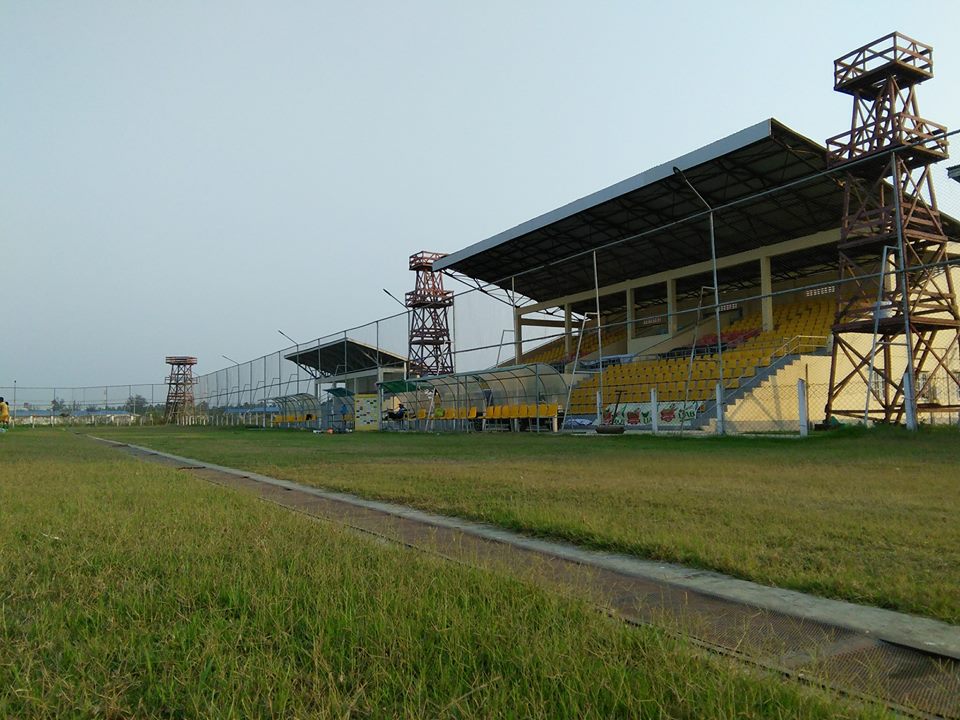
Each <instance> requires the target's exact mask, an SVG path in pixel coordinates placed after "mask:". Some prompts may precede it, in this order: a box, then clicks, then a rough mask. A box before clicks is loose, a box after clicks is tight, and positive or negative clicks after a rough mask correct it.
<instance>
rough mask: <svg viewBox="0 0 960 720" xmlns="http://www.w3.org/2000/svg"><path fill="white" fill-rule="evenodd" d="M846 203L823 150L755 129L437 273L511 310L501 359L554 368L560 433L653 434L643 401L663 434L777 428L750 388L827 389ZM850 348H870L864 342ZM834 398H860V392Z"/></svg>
mask: <svg viewBox="0 0 960 720" xmlns="http://www.w3.org/2000/svg"><path fill="white" fill-rule="evenodd" d="M843 202H844V195H843V188H842V176H840V175H838V174H835V173H831V172H829V171H828V169H827V165H826V149H825V148H824V146H822V145H820V144H819V143H816V142H814V141H812V140H810V139H809V138H806V137H804V136H803V135H801V134H800V133H798V132H796V131H794V130H792V129H790V128H789V127H787V126H786V125H785V124H783V123H781V122H779V121H778V120H775V119H768V120H765V121H763V122H761V123H758V124H756V125H753V126H751V127H748V128H745V129H743V130H741V131H739V132H737V133H735V134H733V135H730V136H729V137H726V138H723V139H721V140H718V141H716V142H714V143H711V144H710V145H707V146H706V147H703V148H701V149H699V150H696V151H694V152H691V153H689V154H686V155H683V156H681V157H678V158H676V159H675V160H673V161H670V162H667V163H664V164H662V165H658V166H656V167H654V168H652V169H650V170H647V171H646V172H643V173H640V174H639V175H636V176H634V177H631V178H628V179H626V180H624V181H622V182H619V183H617V184H615V185H612V186H610V187H608V188H605V189H603V190H600V191H598V192H595V193H593V194H591V195H588V196H586V197H584V198H582V199H580V200H577V201H575V202H572V203H570V204H567V205H564V206H563V207H560V208H557V209H556V210H553V211H551V212H548V213H546V214H544V215H541V216H539V217H537V218H534V219H532V220H529V221H527V222H524V223H522V224H520V225H518V226H516V227H514V228H512V229H510V230H507V231H505V232H502V233H499V234H497V235H494V236H493V237H490V238H488V239H486V240H483V241H481V242H478V243H476V244H474V245H471V246H469V247H466V248H464V249H462V250H459V251H457V252H453V253H451V254H450V255H447V256H445V257H443V258H442V259H440V260H438V261H437V262H436V264H435V269H437V270H442V271H444V272H447V273H452V274H454V276H456V277H461V278H466V279H467V281H468V282H470V281H472V282H473V283H474V284H475V285H476V286H478V287H483V288H486V289H487V291H490V292H500V293H501V294H503V295H505V296H506V297H508V298H509V299H510V302H511V304H512V305H513V353H512V357H511V358H510V359H509V360H508V361H506V362H504V363H501V365H502V366H507V365H511V366H527V365H532V364H542V365H544V366H548V367H550V368H553V369H555V370H556V371H558V372H560V373H562V374H563V376H564V377H565V379H566V381H567V383H568V385H569V391H568V394H567V398H565V399H564V401H562V402H561V403H560V406H561V411H560V412H561V413H562V414H563V415H565V416H566V418H567V420H566V422H565V423H564V425H565V426H566V427H575V426H577V425H578V424H597V423H618V424H623V425H626V426H627V427H631V426H633V427H636V428H638V429H640V428H649V427H651V426H652V425H653V424H654V420H653V418H652V417H651V414H652V412H654V410H653V408H654V407H656V408H657V410H656V412H657V413H658V414H659V417H658V420H659V426H660V427H669V426H671V425H680V426H681V427H683V426H684V425H685V426H687V427H691V428H704V429H712V428H714V426H715V423H716V419H715V418H716V417H717V412H716V410H717V409H718V406H720V408H721V409H722V411H723V412H722V413H721V414H720V415H721V417H729V418H731V420H733V421H736V418H737V417H738V412H739V411H743V410H744V409H745V408H747V407H751V408H752V409H753V410H754V412H753V417H754V418H755V420H754V421H753V424H752V425H750V423H748V422H746V421H744V422H743V424H742V426H741V429H744V430H750V429H753V430H765V429H776V428H777V427H778V426H779V425H780V424H781V423H782V419H783V414H784V411H783V409H782V408H779V409H777V408H769V407H761V408H759V409H758V408H757V407H756V406H757V404H758V397H759V395H760V394H761V393H759V392H757V391H758V390H760V389H761V388H769V387H770V386H771V384H779V385H782V386H790V385H795V383H796V381H797V379H798V378H800V377H802V378H804V380H805V381H807V382H809V383H819V384H823V385H826V384H828V383H829V372H830V351H829V347H830V343H831V326H832V324H833V323H834V320H835V315H836V310H837V305H836V303H837V300H836V297H837V282H838V279H839V269H838V261H837V257H838V256H837V243H838V240H839V238H840V221H841V218H842V216H843V213H844V206H843ZM943 221H944V224H945V227H946V229H947V233H948V236H949V237H952V238H956V237H958V236H960V233H958V230H960V225H958V223H957V221H956V220H954V219H953V218H950V217H947V216H943ZM954 254H955V253H954ZM505 269H506V270H505ZM544 328H546V329H547V330H548V334H547V336H546V339H544V336H543V332H542V329H544ZM533 329H538V330H541V333H540V336H539V337H538V338H536V339H527V338H525V337H524V333H525V330H527V331H530V330H533ZM863 342H864V344H865V346H864V348H863V352H865V353H869V352H871V347H870V346H871V342H872V343H873V344H874V348H873V351H874V352H876V347H875V344H876V339H875V338H873V337H870V336H865V337H864V338H863ZM886 351H888V352H890V351H891V348H886ZM892 352H894V353H896V352H897V350H896V349H895V348H894V349H892ZM901 352H902V350H901ZM954 363H956V358H955V357H954ZM847 392H848V393H849V394H850V395H851V403H853V404H856V403H857V402H859V403H860V404H861V405H862V404H863V402H864V397H865V396H866V394H867V390H866V384H865V383H864V384H863V385H861V386H860V387H855V386H854V385H853V384H851V385H850V386H849V388H847ZM769 397H770V398H771V401H770V402H772V403H774V404H781V399H779V398H776V397H774V396H773V395H769ZM928 399H930V398H928ZM934 400H935V398H934ZM534 403H535V404H536V405H539V398H534V399H533V403H531V402H529V399H528V402H526V403H525V404H524V405H521V408H522V407H525V406H534ZM653 403H656V405H653ZM760 404H761V405H762V404H763V403H760ZM467 412H468V414H470V413H473V412H476V413H477V414H478V416H480V417H482V416H483V412H484V409H483V407H480V408H478V409H475V408H473V407H472V406H471V408H469V409H468V410H467ZM792 412H793V413H794V419H795V417H796V416H795V413H797V412H798V410H797V408H796V407H795V404H794V407H793V410H792ZM811 412H812V414H813V418H814V419H816V415H817V413H818V411H817V409H816V408H811ZM739 414H740V415H741V416H744V417H745V413H744V412H739ZM820 419H822V415H821V417H820ZM538 426H539V424H538Z"/></svg>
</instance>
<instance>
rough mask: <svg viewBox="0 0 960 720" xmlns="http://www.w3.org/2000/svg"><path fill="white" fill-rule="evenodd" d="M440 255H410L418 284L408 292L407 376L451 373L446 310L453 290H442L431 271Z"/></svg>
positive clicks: (406, 298) (451, 362)
mask: <svg viewBox="0 0 960 720" xmlns="http://www.w3.org/2000/svg"><path fill="white" fill-rule="evenodd" d="M442 257H443V255H442V254H440V253H432V252H426V251H423V252H418V253H417V254H416V255H411V256H410V269H411V270H413V271H414V272H416V273H417V284H416V287H415V289H414V290H413V291H411V292H408V293H407V294H406V297H405V298H404V299H405V300H406V306H407V307H408V308H410V309H411V310H412V311H413V312H411V313H410V351H409V356H410V374H411V375H449V374H450V373H452V372H453V350H452V348H451V345H450V326H449V324H448V322H447V321H448V318H447V308H450V307H452V306H453V290H444V289H443V276H442V275H441V274H440V273H438V272H434V270H433V263H435V262H436V261H437V260H439V259H440V258H442Z"/></svg>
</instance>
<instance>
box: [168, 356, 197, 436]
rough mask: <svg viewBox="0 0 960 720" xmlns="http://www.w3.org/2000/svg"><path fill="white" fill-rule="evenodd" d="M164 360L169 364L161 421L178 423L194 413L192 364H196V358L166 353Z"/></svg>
mask: <svg viewBox="0 0 960 720" xmlns="http://www.w3.org/2000/svg"><path fill="white" fill-rule="evenodd" d="M166 362H167V365H169V366H170V375H169V376H167V405H166V408H164V411H163V421H164V422H168V423H178V422H182V421H183V420H184V419H186V418H189V417H193V414H194V397H193V386H194V382H195V381H194V378H193V366H194V365H196V364H197V359H196V358H195V357H186V356H183V355H168V356H167V358H166Z"/></svg>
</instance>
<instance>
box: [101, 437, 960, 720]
mask: <svg viewBox="0 0 960 720" xmlns="http://www.w3.org/2000/svg"><path fill="white" fill-rule="evenodd" d="M97 439H99V438H97ZM101 441H102V442H105V443H108V444H111V445H114V446H118V447H123V448H127V449H128V452H131V454H133V455H134V456H137V457H140V458H143V459H150V460H154V461H162V462H164V463H165V464H168V465H173V466H175V467H178V468H179V469H181V470H189V471H191V472H194V473H197V474H198V475H199V476H200V477H202V478H204V479H207V480H211V481H213V482H219V483H220V484H226V485H231V486H234V487H240V488H243V489H248V490H252V491H254V492H257V493H258V494H259V495H260V496H261V497H264V499H268V500H272V501H274V502H278V503H280V504H282V505H284V506H287V507H291V508H293V509H297V510H300V511H303V512H307V513H309V514H312V515H317V516H321V517H325V518H327V519H331V520H334V521H336V522H341V523H343V524H347V525H350V526H351V527H355V528H357V529H360V530H364V531H366V532H372V533H375V534H378V535H383V536H384V537H387V538H389V539H392V540H395V541H399V542H404V543H406V544H409V545H412V546H415V547H421V548H424V549H429V550H432V551H435V552H440V553H441V554H444V555H446V556H449V557H453V558H454V559H457V560H460V561H463V562H468V563H472V564H478V561H481V560H482V561H483V562H480V563H479V564H484V563H486V564H490V563H493V564H496V565H499V566H501V567H503V566H504V565H506V566H510V567H512V568H513V569H516V568H517V567H518V566H521V565H522V566H524V567H526V568H528V569H530V568H533V567H536V569H535V570H534V574H536V575H537V576H539V577H540V578H541V579H544V578H549V581H550V582H552V583H554V584H556V583H559V584H560V585H561V586H563V587H565V588H568V589H569V588H571V587H573V588H576V589H577V590H584V591H585V592H575V594H577V595H580V596H584V595H586V596H587V597H589V599H591V600H593V601H595V602H598V603H600V604H601V605H602V606H604V607H607V608H610V609H611V610H612V611H614V612H616V613H617V614H618V615H621V616H623V617H625V618H626V619H629V620H636V621H638V622H652V623H654V624H657V625H661V626H666V627H669V628H671V629H674V630H678V631H680V632H682V633H683V634H685V635H688V636H691V637H693V638H695V639H697V640H699V641H701V642H703V644H705V645H707V646H709V647H712V648H714V649H718V650H720V651H726V652H728V653H730V654H736V655H738V656H743V657H745V658H746V659H748V660H751V661H754V662H757V663H758V664H761V665H765V666H769V667H773V668H776V669H778V670H781V671H784V672H788V673H791V674H796V675H800V676H802V677H804V678H806V679H811V678H814V679H815V680H816V682H818V683H820V684H824V685H828V686H831V687H835V688H838V689H841V690H843V691H844V692H848V693H850V694H853V695H858V696H862V697H865V698H878V697H882V698H884V699H885V702H886V703H887V704H888V705H890V706H891V707H894V708H896V709H898V710H903V711H906V712H911V713H913V714H919V715H920V716H932V717H960V662H958V661H960V627H957V626H954V625H950V624H948V623H944V622H940V621H937V620H933V619H928V618H922V617H916V616H912V615H907V614H904V613H899V612H894V611H891V610H884V609H881V608H876V607H870V606H863V605H855V604H853V603H848V602H843V601H840V600H830V599H826V598H820V597H816V596H813V595H808V594H805V593H801V592H797V591H793V590H785V589H781V588H774V587H768V586H765V585H760V584H758V583H754V582H750V581H747V580H740V579H737V578H733V577H729V576H727V575H722V574H720V573H715V572H709V571H704V570H696V569H692V568H687V567H683V566H680V565H675V564H669V563H661V562H652V561H648V560H643V559H640V558H637V557H633V556H629V555H624V554H618V553H609V552H602V551H596V550H589V549H585V548H582V547H578V546H575V545H572V544H569V543H564V542H556V541H551V540H544V539H539V538H534V537H530V536H527V535H523V534H520V533H516V532H512V531H509V530H504V529H502V528H498V527H494V526H491V525H487V524H483V523H477V522H472V521H468V520H462V519H459V518H455V517H449V516H444V515H436V514H433V513H427V512H423V511H421V510H416V509H414V508H411V507H407V506H403V505H396V504H392V503H385V502H379V501H376V500H367V499H364V498H361V497H358V496H356V495H352V494H348V493H340V492H332V491H327V490H322V489H319V488H315V487H310V486H306V485H302V484H299V483H295V482H291V481H288V480H282V479H278V478H273V477H269V476H266V475H260V474H257V473H252V472H247V471H245V470H238V469H236V468H229V467H224V466H221V465H216V464H214V463H208V462H205V461H202V460H196V459H193V458H186V457H182V456H179V455H173V454H170V453H163V452H158V451H156V450H152V449H150V448H146V447H141V446H137V445H127V444H123V443H116V442H113V441H110V440H101ZM864 668H866V669H867V671H864Z"/></svg>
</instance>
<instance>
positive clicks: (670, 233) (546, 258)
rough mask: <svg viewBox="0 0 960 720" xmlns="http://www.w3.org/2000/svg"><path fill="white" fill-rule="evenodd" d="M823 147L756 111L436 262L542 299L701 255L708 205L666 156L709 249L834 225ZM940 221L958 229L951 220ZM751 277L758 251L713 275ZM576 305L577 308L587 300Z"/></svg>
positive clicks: (736, 247)
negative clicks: (682, 150) (725, 133)
mask: <svg viewBox="0 0 960 720" xmlns="http://www.w3.org/2000/svg"><path fill="white" fill-rule="evenodd" d="M825 154H826V150H825V148H824V147H823V146H822V145H820V144H819V143H816V142H814V141H812V140H810V139H809V138H806V137H804V136H803V135H800V134H799V133H797V132H795V131H794V130H791V129H790V128H788V127H787V126H786V125H784V124H783V123H781V122H779V121H777V120H775V119H772V118H771V119H768V120H764V121H763V122H760V123H758V124H756V125H753V126H751V127H748V128H746V129H744V130H741V131H740V132H737V133H735V134H733V135H730V136H729V137H726V138H723V139H722V140H718V141H716V142H714V143H711V144H710V145H707V146H705V147H703V148H700V149H699V150H696V151H694V152H691V153H688V154H687V155H683V156H681V157H678V158H676V159H674V160H672V161H670V162H667V163H664V164H662V165H658V166H656V167H654V168H652V169H650V170H647V171H646V172H642V173H640V174H639V175H635V176H634V177H631V178H628V179H626V180H624V181H622V182H619V183H617V184H615V185H611V186H610V187H608V188H605V189H603V190H600V191H598V192H595V193H593V194H591V195H588V196H586V197H584V198H581V199H580V200H577V201H575V202H572V203H569V204H568V205H564V206H563V207H560V208H557V209H556V210H553V211H551V212H548V213H546V214H544V215H541V216H539V217H537V218H534V219H532V220H529V221H527V222H525V223H522V224H520V225H518V226H516V227H514V228H511V229H510V230H507V231H505V232H501V233H499V234H497V235H494V236H492V237H490V238H487V239H486V240H483V241H481V242H479V243H476V244H474V245H471V246H469V247H467V248H464V249H462V250H459V251H457V252H454V253H451V254H450V255H448V256H446V257H444V258H442V259H441V260H439V261H438V262H437V263H435V265H434V267H435V268H436V269H443V270H448V271H456V272H459V273H462V274H463V275H467V276H469V277H471V278H474V279H477V280H480V281H482V282H484V283H491V284H493V285H496V286H498V287H501V288H503V289H505V290H512V291H514V292H516V293H518V294H519V295H521V296H524V297H526V298H529V299H530V300H532V301H535V302H547V301H550V300H553V299H556V298H559V297H563V296H566V295H574V294H576V293H582V292H586V291H589V290H593V289H594V288H595V286H596V285H597V282H598V283H599V287H604V286H608V285H614V284H616V283H621V282H625V281H629V280H633V279H638V278H643V277H645V276H649V275H654V274H656V273H661V272H664V271H669V270H675V269H678V268H683V267H687V266H690V265H693V264H696V263H701V262H704V261H708V260H709V259H710V257H711V251H710V234H709V225H708V216H707V209H706V206H705V205H704V202H703V201H701V200H700V199H699V198H698V197H697V195H696V194H695V193H694V192H693V191H692V190H691V189H690V187H689V186H688V185H687V184H686V183H685V182H684V180H683V179H682V177H680V176H679V175H678V174H676V173H675V172H674V167H676V168H679V169H680V170H681V171H682V172H683V174H684V175H685V176H686V178H687V179H688V180H689V182H690V183H691V184H692V185H693V187H694V188H696V190H697V191H698V192H699V193H700V194H701V195H702V196H703V198H704V200H705V201H706V203H708V204H709V205H710V206H712V207H713V208H714V209H715V210H716V212H715V222H716V228H715V233H716V249H717V256H718V257H724V256H729V255H736V254H738V253H742V252H746V251H750V250H756V249H758V248H761V247H763V246H766V245H772V244H775V243H780V242H784V241H787V240H792V239H795V238H800V237H804V236H808V235H813V234H814V233H818V232H822V231H825V230H833V229H836V228H838V227H839V225H840V219H841V217H842V215H843V188H842V185H841V180H842V179H843V178H842V175H841V174H839V173H838V174H835V175H819V176H817V177H812V178H811V177H810V176H812V175H816V174H817V173H818V172H820V171H823V170H825V169H826V160H825ZM803 178H808V179H806V180H803ZM791 183H793V184H792V185H791ZM784 186H787V187H784ZM774 188H778V189H777V190H775V191H774V190H773V189H774ZM766 191H770V192H766ZM945 221H946V222H948V224H949V226H950V227H951V228H952V230H953V231H954V232H956V230H957V223H956V221H954V220H952V219H950V218H945ZM624 240H626V242H621V241H624ZM597 248H600V250H599V251H598V252H597V254H596V263H597V265H596V276H597V277H596V281H595V278H594V265H593V253H592V251H593V250H595V249H597ZM578 254H579V255H578ZM836 268H837V247H836V245H835V244H834V243H830V242H828V243H826V244H822V245H818V246H815V247H810V248H807V249H804V250H801V251H797V252H793V253H790V254H785V255H781V256H779V257H775V258H774V259H773V263H772V272H773V279H774V281H778V280H787V279H796V278H798V277H804V276H808V275H811V274H814V273H817V272H821V271H823V270H835V269H836ZM758 281H759V272H758V269H757V267H756V264H755V263H748V264H744V265H738V266H735V267H730V268H726V269H724V270H723V272H722V273H721V276H720V283H721V285H723V286H725V287H748V286H754V285H756V284H757V283H758ZM703 284H712V282H711V281H710V279H709V278H708V277H707V276H706V275H704V276H703V277H699V276H698V277H690V278H686V279H683V280H681V281H680V283H679V286H678V294H679V296H680V297H690V296H694V295H696V293H697V292H699V289H700V286H701V285H703ZM635 294H636V297H635V300H636V302H637V304H638V305H641V306H642V305H644V304H646V303H647V302H649V303H653V302H659V301H661V300H662V299H663V297H664V289H663V287H662V285H659V286H650V287H645V288H638V289H637V290H636V291H635ZM604 304H605V308H604V309H606V310H612V309H615V308H614V306H615V305H617V304H619V306H620V307H623V306H624V305H625V300H624V299H623V297H622V296H621V297H609V298H607V299H605V301H604ZM582 305H583V307H582V308H581V307H578V306H577V305H576V304H575V307H574V309H575V310H576V309H579V310H583V309H592V308H591V307H590V303H582Z"/></svg>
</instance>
